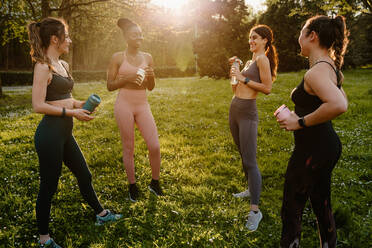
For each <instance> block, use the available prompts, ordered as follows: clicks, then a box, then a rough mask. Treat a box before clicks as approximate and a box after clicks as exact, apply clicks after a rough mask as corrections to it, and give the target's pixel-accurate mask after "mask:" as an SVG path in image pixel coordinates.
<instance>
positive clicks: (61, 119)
mask: <svg viewBox="0 0 372 248" xmlns="http://www.w3.org/2000/svg"><path fill="white" fill-rule="evenodd" d="M28 31H29V39H30V45H31V53H30V54H31V57H32V60H33V61H34V62H36V64H35V67H34V80H33V86H32V106H33V109H34V111H35V112H37V113H40V114H44V117H43V119H42V120H41V122H40V123H39V125H38V127H37V130H36V132H35V148H36V151H37V155H38V157H39V169H40V189H39V194H38V197H37V201H36V219H37V225H38V230H39V234H40V240H39V245H40V247H53V248H59V247H60V246H59V245H57V244H56V243H55V242H54V240H53V239H51V238H50V236H49V218H50V208H51V201H52V197H53V195H54V193H55V192H56V190H57V186H58V180H59V177H60V175H61V170H62V162H64V163H65V165H66V166H67V167H68V168H69V169H70V170H71V172H72V173H73V174H74V175H75V176H76V178H77V181H78V185H79V189H80V192H81V194H82V196H83V198H84V199H85V200H86V201H87V202H88V204H89V205H90V206H91V207H92V208H93V209H94V211H95V213H96V219H97V222H96V225H102V224H104V223H106V222H108V221H115V220H117V219H119V218H121V215H118V214H113V213H111V212H110V211H109V210H105V209H103V208H102V206H101V204H100V203H99V201H98V199H97V196H96V193H95V191H94V189H93V186H92V174H91V173H90V171H89V168H88V166H87V164H86V162H85V159H84V156H83V154H82V153H81V151H80V148H79V146H78V144H77V143H76V141H75V138H74V136H73V135H72V126H73V117H75V118H76V119H78V120H81V121H90V120H92V119H93V118H94V117H92V116H90V115H89V112H88V111H87V110H84V109H82V107H83V104H84V102H82V101H77V100H75V99H74V98H72V96H71V90H72V88H73V86H74V81H73V79H72V78H71V75H70V74H69V72H68V71H69V70H68V64H67V63H66V62H64V61H62V60H60V59H59V56H60V55H62V54H64V53H67V52H68V50H69V45H70V44H71V39H70V38H69V37H68V33H67V26H66V25H65V23H64V21H63V20H60V19H56V18H51V17H48V18H45V19H43V20H42V21H41V22H33V23H31V24H29V26H28Z"/></svg>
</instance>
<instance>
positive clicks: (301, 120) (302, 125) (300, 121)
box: [298, 116, 306, 127]
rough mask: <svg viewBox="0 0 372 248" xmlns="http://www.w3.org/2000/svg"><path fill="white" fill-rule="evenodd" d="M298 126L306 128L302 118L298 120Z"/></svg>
mask: <svg viewBox="0 0 372 248" xmlns="http://www.w3.org/2000/svg"><path fill="white" fill-rule="evenodd" d="M298 124H299V125H300V126H301V127H306V123H305V118H304V117H303V116H302V117H301V118H300V119H298Z"/></svg>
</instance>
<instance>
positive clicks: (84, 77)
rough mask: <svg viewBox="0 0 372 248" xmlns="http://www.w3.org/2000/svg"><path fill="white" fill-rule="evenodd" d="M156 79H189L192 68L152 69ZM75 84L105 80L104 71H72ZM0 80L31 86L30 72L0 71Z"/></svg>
mask: <svg viewBox="0 0 372 248" xmlns="http://www.w3.org/2000/svg"><path fill="white" fill-rule="evenodd" d="M154 71H155V75H156V77H157V78H163V77H165V78H166V77H190V76H194V75H195V69H194V68H193V67H188V68H186V70H185V71H182V70H181V69H180V68H178V67H176V66H168V67H157V68H155V69H154ZM72 76H73V78H74V80H75V82H87V81H101V80H106V71H73V72H72ZM0 78H1V81H2V85H3V86H18V85H32V79H33V72H32V71H1V72H0Z"/></svg>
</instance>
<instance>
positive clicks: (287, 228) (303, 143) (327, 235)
mask: <svg viewBox="0 0 372 248" xmlns="http://www.w3.org/2000/svg"><path fill="white" fill-rule="evenodd" d="M340 155H341V142H340V140H339V138H338V136H337V134H336V133H335V131H334V130H333V128H332V124H331V123H330V122H329V123H325V124H322V125H319V126H316V127H310V128H306V129H303V130H299V131H296V132H295V149H294V151H293V153H292V156H291V158H290V160H289V163H288V168H287V172H286V175H285V184H284V196H283V205H282V223H283V229H282V237H281V247H292V248H297V247H299V243H300V239H301V220H302V212H303V209H304V207H305V204H306V202H307V200H308V198H310V202H311V206H312V208H313V211H314V213H315V215H316V218H317V222H318V229H319V233H320V243H321V247H329V248H333V247H336V240H337V237H336V226H335V221H334V217H333V214H332V208H331V173H332V170H333V168H334V167H335V165H336V163H337V161H338V159H339V158H340Z"/></svg>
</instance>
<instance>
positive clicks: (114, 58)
mask: <svg viewBox="0 0 372 248" xmlns="http://www.w3.org/2000/svg"><path fill="white" fill-rule="evenodd" d="M123 59H124V52H116V53H114V54H113V55H112V57H111V62H114V63H116V64H121V62H123Z"/></svg>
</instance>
